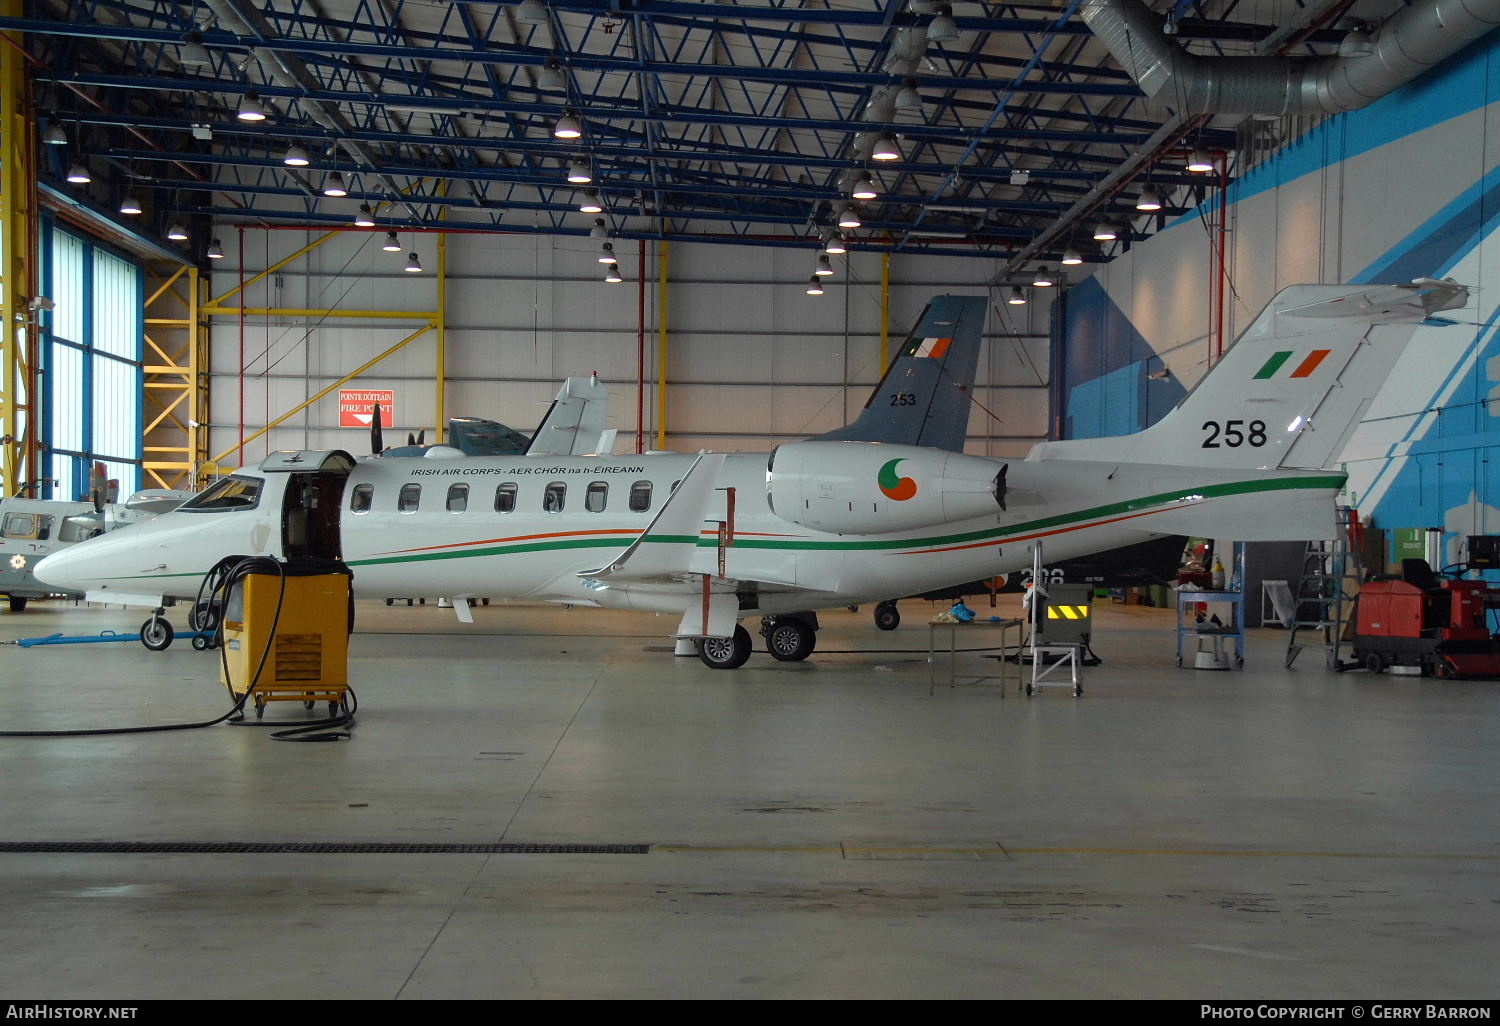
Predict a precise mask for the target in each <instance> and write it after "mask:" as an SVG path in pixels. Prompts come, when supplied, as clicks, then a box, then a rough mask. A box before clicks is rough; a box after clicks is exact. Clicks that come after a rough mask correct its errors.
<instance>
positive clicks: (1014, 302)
mask: <svg viewBox="0 0 1500 1026" xmlns="http://www.w3.org/2000/svg"><path fill="white" fill-rule="evenodd" d="M1005 301H1006V302H1007V303H1009V304H1010V305H1011V306H1025V305H1026V294H1025V293H1024V292H1022V291H1021V286H1019V285H1012V286H1011V287H1010V296H1009V298H1007V299H1006V300H1005Z"/></svg>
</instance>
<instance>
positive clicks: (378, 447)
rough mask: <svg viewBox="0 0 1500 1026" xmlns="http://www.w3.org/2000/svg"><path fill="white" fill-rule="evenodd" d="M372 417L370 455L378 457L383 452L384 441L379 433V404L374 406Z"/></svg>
mask: <svg viewBox="0 0 1500 1026" xmlns="http://www.w3.org/2000/svg"><path fill="white" fill-rule="evenodd" d="M373 412H374V416H372V417H371V418H370V455H371V456H379V455H380V454H381V452H383V451H384V450H385V439H384V437H383V436H382V435H381V431H380V404H379V403H376V404H375V409H374V411H373Z"/></svg>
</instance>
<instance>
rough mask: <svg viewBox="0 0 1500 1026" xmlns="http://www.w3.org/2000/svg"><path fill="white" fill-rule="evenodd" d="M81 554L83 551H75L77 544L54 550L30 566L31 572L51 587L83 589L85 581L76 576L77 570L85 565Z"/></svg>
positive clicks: (73, 589)
mask: <svg viewBox="0 0 1500 1026" xmlns="http://www.w3.org/2000/svg"><path fill="white" fill-rule="evenodd" d="M83 556H84V554H83V553H80V552H78V551H77V546H73V547H70V548H67V549H64V550H63V551H61V552H54V553H52V554H51V555H50V556H44V557H42V560H41V562H39V563H37V565H36V566H34V567H32V573H33V574H35V575H36V579H37V580H39V581H41V582H42V583H43V584H46V585H50V586H51V587H53V588H61V589H63V590H65V591H83V590H85V586H86V582H85V581H83V580H81V579H80V578H79V576H78V575H79V571H80V570H82V569H83V567H84V565H85V562H84V558H83Z"/></svg>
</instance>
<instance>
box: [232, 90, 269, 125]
mask: <svg viewBox="0 0 1500 1026" xmlns="http://www.w3.org/2000/svg"><path fill="white" fill-rule="evenodd" d="M234 116H235V117H237V118H239V119H240V120H241V121H264V120H266V108H265V107H263V106H261V102H260V94H259V93H257V92H256V91H255V90H254V89H251V90H250V91H249V92H247V93H245V95H244V96H241V97H240V105H239V107H238V108H236V110H235V112H234Z"/></svg>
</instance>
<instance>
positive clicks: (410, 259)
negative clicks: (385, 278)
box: [406, 253, 422, 274]
mask: <svg viewBox="0 0 1500 1026" xmlns="http://www.w3.org/2000/svg"><path fill="white" fill-rule="evenodd" d="M406 273H407V274H421V273H422V261H420V260H418V259H417V254H416V253H409V254H407V257H406Z"/></svg>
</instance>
